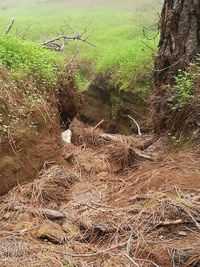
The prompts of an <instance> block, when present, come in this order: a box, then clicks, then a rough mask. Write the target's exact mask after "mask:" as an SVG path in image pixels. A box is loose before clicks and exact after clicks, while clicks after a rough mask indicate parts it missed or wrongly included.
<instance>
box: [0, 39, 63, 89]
mask: <svg viewBox="0 0 200 267" xmlns="http://www.w3.org/2000/svg"><path fill="white" fill-rule="evenodd" d="M59 62H60V64H61V62H62V59H61V57H60V55H58V54H57V53H55V52H52V51H49V50H47V49H44V48H43V47H42V46H40V45H38V44H37V43H35V42H32V41H24V40H20V39H19V38H16V37H13V36H9V37H7V36H6V37H2V38H1V39H0V66H2V67H6V69H7V70H9V73H10V74H11V76H12V77H13V78H15V79H17V80H20V79H21V78H23V77H26V76H34V78H37V79H39V80H40V81H41V82H43V83H49V84H52V83H54V82H55V81H56V70H55V65H58V63H59Z"/></svg>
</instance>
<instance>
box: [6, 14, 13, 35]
mask: <svg viewBox="0 0 200 267" xmlns="http://www.w3.org/2000/svg"><path fill="white" fill-rule="evenodd" d="M14 22H15V17H13V18H12V19H11V22H10V24H9V25H8V27H7V29H6V32H5V35H8V34H9V32H10V31H11V29H12V27H13V25H14Z"/></svg>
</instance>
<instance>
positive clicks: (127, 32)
mask: <svg viewBox="0 0 200 267" xmlns="http://www.w3.org/2000/svg"><path fill="white" fill-rule="evenodd" d="M160 9H161V3H160V1H153V0H142V1H136V0H123V1H122V0H108V1H105V0H101V1H100V0H99V1H97V0H96V1H91V0H84V1H81V0H74V1H72V0H69V1H67V0H65V1H64V0H57V1H56V0H49V1H48V0H43V1H38V0H33V1H31V2H29V3H27V1H25V0H12V1H11V0H5V1H2V2H1V3H0V28H1V32H2V33H3V32H4V29H5V27H6V25H7V24H8V22H9V20H10V18H11V17H13V16H14V17H15V18H16V22H15V26H14V28H13V31H12V32H13V34H14V35H17V36H21V37H23V38H26V39H28V40H29V39H31V40H35V41H37V42H40V41H43V40H47V39H48V38H51V37H54V36H57V35H59V34H61V32H64V33H65V34H66V35H75V34H76V33H83V32H84V34H85V36H86V37H87V39H88V41H90V42H92V43H93V44H95V46H96V47H92V46H89V45H87V44H85V43H79V44H77V42H76V43H73V44H71V45H70V46H69V48H68V50H67V51H66V53H65V54H64V56H65V57H64V59H65V61H66V62H67V61H68V60H69V59H70V57H71V56H72V54H73V51H74V49H75V47H76V46H77V45H79V55H78V56H77V58H76V60H77V65H78V71H77V81H78V83H79V86H80V87H81V89H84V88H85V87H86V86H87V84H88V83H90V82H91V80H92V79H93V78H94V77H95V75H97V74H99V73H108V72H109V77H110V82H111V83H112V84H113V85H116V86H117V87H119V88H121V89H125V90H126V89H128V90H131V89H135V90H137V89H139V90H141V89H142V90H143V89H145V90H146V89H147V88H148V77H149V71H150V70H151V68H152V63H153V59H152V56H153V54H154V53H155V49H156V45H157V38H156V39H154V38H153V37H154V36H155V28H156V23H157V22H158V15H157V12H159V11H160ZM143 27H147V28H148V29H150V30H146V35H147V36H144V35H143V31H142V30H143ZM150 39H152V40H150Z"/></svg>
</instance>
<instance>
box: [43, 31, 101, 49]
mask: <svg viewBox="0 0 200 267" xmlns="http://www.w3.org/2000/svg"><path fill="white" fill-rule="evenodd" d="M69 40H78V41H82V42H84V43H87V44H89V45H91V46H94V47H96V46H95V45H94V44H92V43H90V42H88V41H87V40H85V39H82V38H81V35H79V34H78V35H75V36H66V35H60V36H58V37H55V38H53V39H51V40H47V41H44V42H43V43H41V45H43V46H47V47H48V48H50V49H54V50H57V51H62V50H63V49H64V46H65V44H66V43H67V41H69ZM59 41H64V43H63V45H62V46H61V45H59V44H58V43H56V42H59ZM52 45H53V46H57V47H59V49H55V48H53V47H52Z"/></svg>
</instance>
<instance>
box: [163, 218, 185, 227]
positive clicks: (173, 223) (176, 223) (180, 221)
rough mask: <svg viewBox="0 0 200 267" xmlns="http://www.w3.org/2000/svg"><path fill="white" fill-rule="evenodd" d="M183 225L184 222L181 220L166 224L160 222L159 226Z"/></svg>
mask: <svg viewBox="0 0 200 267" xmlns="http://www.w3.org/2000/svg"><path fill="white" fill-rule="evenodd" d="M180 224H183V220H182V219H179V220H175V221H164V222H160V223H159V224H158V226H159V227H160V226H173V225H174V226H175V225H180Z"/></svg>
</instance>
